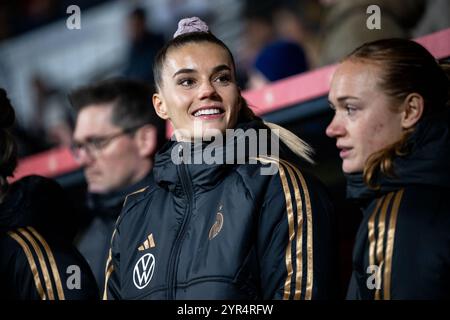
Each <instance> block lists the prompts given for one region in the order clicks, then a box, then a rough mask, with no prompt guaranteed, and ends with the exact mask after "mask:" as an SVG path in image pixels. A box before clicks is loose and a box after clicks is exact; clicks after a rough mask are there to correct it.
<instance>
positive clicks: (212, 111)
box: [194, 108, 221, 117]
mask: <svg viewBox="0 0 450 320" xmlns="http://www.w3.org/2000/svg"><path fill="white" fill-rule="evenodd" d="M218 113H221V110H220V109H217V108H214V109H203V110H198V111H197V112H195V113H194V117H199V116H203V115H210V114H218Z"/></svg>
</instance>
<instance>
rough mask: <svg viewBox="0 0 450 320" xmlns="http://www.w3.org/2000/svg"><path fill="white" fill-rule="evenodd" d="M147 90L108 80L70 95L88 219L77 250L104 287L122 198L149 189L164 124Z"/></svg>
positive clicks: (120, 80) (128, 82)
mask: <svg viewBox="0 0 450 320" xmlns="http://www.w3.org/2000/svg"><path fill="white" fill-rule="evenodd" d="M152 93H153V92H152V90H151V89H150V87H148V86H147V85H145V84H143V83H140V82H135V81H131V80H125V79H111V80H107V81H103V82H100V83H97V84H94V85H90V86H86V87H82V88H80V89H78V90H76V91H74V92H73V93H71V94H70V100H71V103H72V105H73V107H74V109H75V110H76V111H77V118H76V124H75V131H74V135H73V146H72V150H73V153H74V156H75V158H76V159H77V160H78V161H79V163H80V164H81V165H82V167H83V169H84V174H85V177H86V182H87V187H88V193H87V201H86V207H87V213H88V214H87V219H86V221H85V223H84V227H83V228H82V232H80V234H79V236H78V239H77V246H78V249H79V250H80V251H81V253H82V254H83V255H84V257H85V258H86V259H87V260H88V262H89V264H90V266H91V268H92V271H93V273H94V275H95V277H96V279H97V282H98V284H99V287H100V288H102V287H103V283H104V268H105V264H106V259H107V255H108V250H109V242H110V239H111V235H112V231H113V228H114V223H115V221H116V219H117V217H118V215H119V213H120V210H121V207H122V204H123V201H124V199H125V197H126V196H127V195H128V194H130V193H132V192H135V191H137V190H140V189H142V188H144V187H146V186H147V185H148V181H149V177H150V173H151V169H152V158H153V155H154V153H155V152H156V150H157V149H158V148H159V146H160V145H161V144H162V143H163V142H164V129H165V126H164V122H162V120H161V119H160V118H159V117H158V116H157V115H156V113H155V111H154V109H153V106H152Z"/></svg>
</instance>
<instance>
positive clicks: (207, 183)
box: [153, 120, 267, 192]
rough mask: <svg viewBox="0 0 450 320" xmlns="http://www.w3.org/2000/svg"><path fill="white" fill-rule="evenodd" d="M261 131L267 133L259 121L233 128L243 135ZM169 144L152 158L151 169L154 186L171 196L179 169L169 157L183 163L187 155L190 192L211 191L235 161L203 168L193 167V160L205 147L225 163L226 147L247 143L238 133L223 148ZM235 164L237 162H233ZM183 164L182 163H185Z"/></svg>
mask: <svg viewBox="0 0 450 320" xmlns="http://www.w3.org/2000/svg"><path fill="white" fill-rule="evenodd" d="M262 128H265V129H267V127H265V126H264V124H263V123H262V121H260V120H254V121H249V122H241V123H239V124H238V125H237V126H236V129H242V131H241V132H245V130H247V129H255V130H257V129H262ZM173 140H174V139H172V141H169V142H168V143H166V144H165V145H164V146H163V148H162V149H161V150H160V151H159V152H158V153H157V154H156V157H155V166H154V169H153V173H154V177H155V181H156V183H157V184H158V185H160V186H161V187H164V188H166V189H168V190H170V191H172V192H174V191H176V190H178V189H179V188H180V185H181V181H180V174H179V169H180V168H179V166H180V165H181V161H178V163H176V162H174V161H173V159H172V158H173V157H175V158H177V159H178V160H180V158H179V157H180V156H183V159H186V153H185V152H186V151H189V153H188V156H187V157H188V158H190V159H191V160H190V161H188V164H186V165H185V168H186V170H187V172H188V175H189V179H190V182H191V183H192V186H193V188H194V192H201V191H205V190H209V189H211V188H214V186H215V185H217V183H219V182H220V181H221V180H222V179H223V176H224V175H226V174H227V173H228V172H229V171H230V170H231V169H232V168H233V167H234V166H235V163H237V161H234V162H233V163H234V164H226V163H225V161H222V163H212V164H206V163H204V161H201V163H200V164H196V163H195V161H194V160H195V159H201V154H202V153H203V152H205V150H207V148H208V147H210V148H211V147H214V150H215V151H216V152H217V153H216V154H217V155H220V157H222V158H223V159H225V157H226V154H225V150H227V145H228V146H229V144H234V145H236V144H237V143H238V141H241V140H244V141H245V143H246V145H248V141H247V139H245V135H244V134H240V132H238V133H237V134H236V139H233V140H232V141H228V140H226V139H224V140H226V141H224V145H217V144H216V145H214V142H212V143H211V142H209V143H205V142H203V143H197V144H196V143H190V142H177V141H173ZM209 150H212V149H209ZM235 156H236V155H235ZM196 157H197V158H196ZM235 160H237V159H236V158H235ZM184 163H186V161H185V160H184Z"/></svg>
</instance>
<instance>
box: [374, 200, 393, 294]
mask: <svg viewBox="0 0 450 320" xmlns="http://www.w3.org/2000/svg"><path fill="white" fill-rule="evenodd" d="M393 196H394V192H390V193H388V195H387V196H386V199H385V200H384V203H383V206H382V208H381V212H380V216H379V217H378V239H377V251H376V259H377V263H378V270H379V273H378V276H381V271H382V269H383V265H384V247H385V244H384V234H385V232H386V215H387V211H388V209H389V205H390V203H391V201H392V197H393ZM378 279H380V278H378ZM380 280H381V279H380ZM380 283H381V282H380ZM380 294H381V292H380V290H379V289H377V290H376V291H375V300H380Z"/></svg>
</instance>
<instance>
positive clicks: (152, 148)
mask: <svg viewBox="0 0 450 320" xmlns="http://www.w3.org/2000/svg"><path fill="white" fill-rule="evenodd" d="M135 136H136V141H137V146H138V151H139V155H140V156H141V157H143V158H148V157H151V156H153V154H154V153H155V152H156V145H157V142H158V141H157V139H158V133H157V131H156V128H155V127H154V126H152V125H150V124H148V125H144V126H142V127H141V128H139V130H138V131H137V132H136V135H135Z"/></svg>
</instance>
